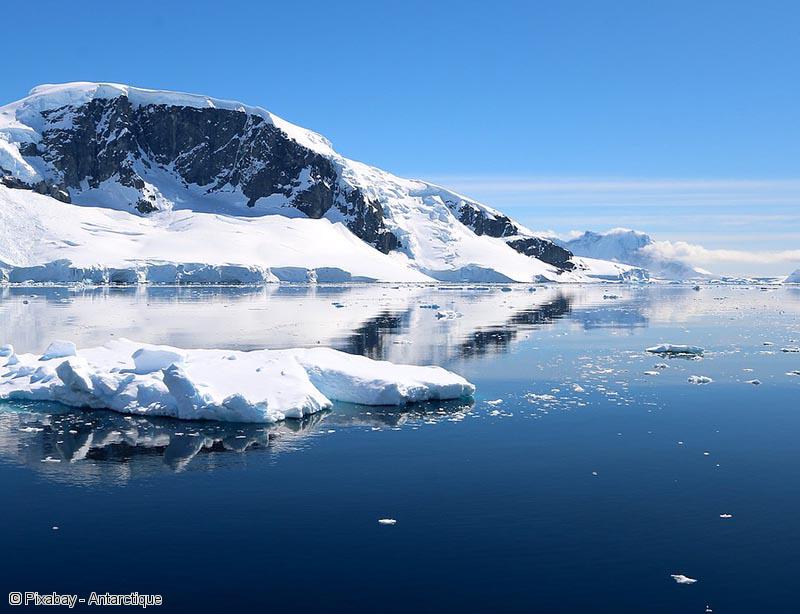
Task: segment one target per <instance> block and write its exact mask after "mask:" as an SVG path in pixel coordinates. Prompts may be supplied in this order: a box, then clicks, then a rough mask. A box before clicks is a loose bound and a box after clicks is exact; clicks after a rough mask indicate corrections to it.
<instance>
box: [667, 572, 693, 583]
mask: <svg viewBox="0 0 800 614" xmlns="http://www.w3.org/2000/svg"><path fill="white" fill-rule="evenodd" d="M670 577H671V578H672V579H673V580H675V582H677V583H678V584H694V583H695V582H697V580H695V579H694V578H690V577H689V576H684V575H683V574H680V573H674V574H672V575H671V576H670Z"/></svg>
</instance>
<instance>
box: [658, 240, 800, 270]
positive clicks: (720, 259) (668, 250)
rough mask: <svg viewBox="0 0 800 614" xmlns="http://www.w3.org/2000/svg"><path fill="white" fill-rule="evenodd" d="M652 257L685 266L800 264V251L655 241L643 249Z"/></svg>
mask: <svg viewBox="0 0 800 614" xmlns="http://www.w3.org/2000/svg"><path fill="white" fill-rule="evenodd" d="M643 250H644V251H646V252H648V253H649V254H651V255H652V256H654V257H658V258H663V259H669V260H680V261H681V262H685V263H687V264H695V265H696V264H699V263H703V264H705V263H708V264H712V263H726V262H732V263H746V264H779V263H792V262H800V249H788V250H775V251H747V250H738V249H708V248H706V247H703V246H702V245H697V244H694V243H687V242H685V241H655V242H653V243H652V244H651V245H648V246H647V247H645V248H643Z"/></svg>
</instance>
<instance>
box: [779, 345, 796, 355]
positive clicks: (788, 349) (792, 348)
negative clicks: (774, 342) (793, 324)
mask: <svg viewBox="0 0 800 614" xmlns="http://www.w3.org/2000/svg"><path fill="white" fill-rule="evenodd" d="M781 352H785V353H787V354H797V353H800V347H797V346H794V345H790V346H789V347H785V348H781Z"/></svg>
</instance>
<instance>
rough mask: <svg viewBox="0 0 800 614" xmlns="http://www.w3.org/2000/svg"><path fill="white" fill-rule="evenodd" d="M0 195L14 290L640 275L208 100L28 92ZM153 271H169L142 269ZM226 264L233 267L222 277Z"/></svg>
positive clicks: (106, 89) (243, 108)
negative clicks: (42, 281) (32, 284)
mask: <svg viewBox="0 0 800 614" xmlns="http://www.w3.org/2000/svg"><path fill="white" fill-rule="evenodd" d="M0 184H2V185H3V186H5V187H4V188H3V187H0V190H4V191H3V196H2V198H3V200H0V206H2V207H3V208H4V209H5V213H3V212H2V211H0V215H3V216H4V221H5V222H6V223H5V224H4V227H3V228H2V230H0V259H3V260H4V262H5V265H4V266H2V267H0V268H3V269H4V270H5V271H6V275H7V276H8V277H9V278H13V279H16V280H20V281H23V280H25V279H26V278H28V277H30V276H31V275H32V276H33V277H36V278H37V279H39V278H42V277H44V278H47V277H48V276H50V275H56V276H66V277H69V278H81V276H85V275H89V276H90V277H91V278H92V279H95V278H97V279H105V278H108V277H109V275H110V274H111V273H109V270H110V269H115V270H122V271H124V272H122V273H119V272H118V273H117V275H118V276H119V278H120V279H139V280H141V279H148V280H151V281H154V280H156V279H160V278H161V276H164V278H165V279H169V277H170V275H171V274H172V272H173V271H178V272H177V273H175V274H176V275H177V277H176V280H178V281H181V280H183V279H185V277H184V273H181V272H180V271H184V272H185V271H187V270H191V271H197V270H202V271H204V272H203V273H202V274H196V275H195V277H194V279H195V280H198V281H199V280H201V279H205V278H207V279H216V278H218V277H219V276H220V275H222V277H225V276H226V275H233V277H234V278H235V277H237V276H238V275H239V273H231V271H232V270H235V271H244V270H245V269H246V270H248V271H250V272H249V273H247V274H244V273H242V275H244V276H245V277H247V279H252V278H253V276H255V277H256V278H258V277H263V278H264V279H267V278H273V277H274V278H278V279H287V278H290V279H300V278H303V276H304V275H305V276H306V278H308V279H318V280H319V279H321V278H335V279H337V280H341V279H348V278H358V279H378V280H383V281H413V280H417V281H419V280H442V281H465V280H466V281H484V282H485V281H500V282H504V281H526V282H527V281H535V280H551V281H585V280H588V279H593V278H603V279H623V278H630V277H642V276H643V273H642V272H641V271H636V270H635V268H634V267H631V266H628V265H626V264H621V261H620V263H613V262H597V261H595V260H592V259H586V258H580V257H575V256H574V255H573V253H571V252H570V250H569V249H565V248H564V247H563V246H561V245H558V244H556V243H554V242H553V241H551V240H549V239H547V238H544V237H541V236H537V235H535V234H534V233H532V232H531V231H530V230H528V229H527V228H525V227H524V226H522V225H521V224H519V223H517V222H516V221H514V220H512V219H511V218H509V217H508V216H506V215H504V214H502V213H500V212H499V211H496V210H494V209H492V208H490V207H487V206H485V205H482V204H480V203H478V202H476V201H474V200H472V199H470V198H467V197H465V196H462V195H460V194H457V193H455V192H451V191H449V190H446V189H444V188H442V187H439V186H436V185H433V184H430V183H427V182H424V181H417V180H409V179H402V178H400V177H396V176H394V175H392V174H390V173H387V172H385V171H382V170H380V169H377V168H374V167H371V166H368V165H366V164H363V163H360V162H355V161H353V160H349V159H347V158H344V157H343V156H341V155H339V154H338V153H336V152H335V151H334V150H333V147H332V145H331V144H330V142H328V141H327V140H326V139H325V138H323V137H322V136H320V135H318V134H316V133H314V132H311V131H309V130H306V129H304V128H300V127H298V126H295V125H292V124H290V123H288V122H286V121H284V120H282V119H281V118H279V117H277V116H275V115H273V114H271V113H269V112H268V111H265V110H264V109H261V108H258V107H250V106H247V105H244V104H241V103H238V102H231V101H223V100H217V99H214V98H209V97H206V96H198V95H192V94H182V93H175V92H163V91H154V90H144V89H139V88H134V87H130V86H126V85H116V84H106V83H68V84H63V85H45V86H40V87H37V88H34V89H33V90H32V91H31V93H30V95H29V96H28V97H26V98H24V99H22V100H20V101H18V102H15V103H12V104H9V105H7V106H5V107H0ZM22 191H27V192H26V193H27V194H28V196H22V195H21V194H22ZM12 192H14V193H13V194H12ZM34 193H37V194H38V195H41V197H37V194H34ZM76 204H77V205H82V207H75V206H74V205H76ZM244 218H253V219H252V220H251V222H250V223H247V221H246V220H245V219H244ZM54 219H57V220H58V221H57V222H54V221H53V220H54ZM311 222H313V223H311ZM31 233H33V234H31ZM34 239H35V240H34ZM354 241H360V242H363V244H364V245H365V246H368V247H369V248H371V249H369V250H366V251H365V250H364V249H363V248H361V247H359V246H357V245H356V244H355V243H354ZM23 244H24V245H29V246H30V249H27V248H26V249H21V248H20V246H21V245H23ZM55 261H57V262H58V263H59V264H53V262H55ZM46 264H47V265H48V267H49V268H46V269H41V267H42V266H43V265H46ZM162 265H169V266H171V267H172V268H169V269H167V270H166V271H167V272H165V269H163V267H162V268H161V269H158V271H157V272H156V273H153V271H152V270H151V269H153V267H156V266H162ZM229 265H230V266H234V267H239V268H236V269H230V268H229V269H226V270H227V273H225V274H223V273H220V272H219V267H221V266H229ZM30 267H40V268H37V269H36V270H35V271H34V272H32V273H31V272H30V271H28V270H27V269H29V268H30ZM180 267H183V268H180ZM187 267H188V268H187ZM203 267H205V268H203ZM209 267H211V268H209ZM11 269H14V270H15V272H14V273H13V274H12V273H11V272H10V271H11ZM85 271H89V272H88V273H87V272H85ZM254 271H256V272H254ZM185 275H188V278H192V275H191V274H189V273H185ZM248 276H249V277H248Z"/></svg>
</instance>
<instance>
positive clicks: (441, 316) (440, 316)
mask: <svg viewBox="0 0 800 614" xmlns="http://www.w3.org/2000/svg"><path fill="white" fill-rule="evenodd" d="M461 316H462V314H461V313H459V312H458V311H453V310H452V309H442V310H441V311H437V312H436V319H437V320H455V319H456V318H460V317H461Z"/></svg>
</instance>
